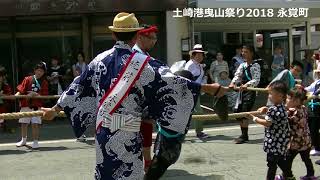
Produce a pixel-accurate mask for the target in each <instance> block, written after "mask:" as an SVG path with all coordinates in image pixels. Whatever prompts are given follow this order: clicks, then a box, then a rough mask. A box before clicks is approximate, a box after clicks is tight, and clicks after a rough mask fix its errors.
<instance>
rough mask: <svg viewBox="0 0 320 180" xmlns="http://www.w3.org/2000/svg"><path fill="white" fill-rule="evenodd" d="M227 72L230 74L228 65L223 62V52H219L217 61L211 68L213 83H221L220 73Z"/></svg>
mask: <svg viewBox="0 0 320 180" xmlns="http://www.w3.org/2000/svg"><path fill="white" fill-rule="evenodd" d="M222 71H226V72H229V67H228V63H227V62H226V61H224V60H223V54H222V52H218V53H217V55H216V60H215V61H213V62H212V63H211V66H210V73H209V75H210V78H211V80H212V82H216V83H217V82H219V80H220V76H219V74H220V72H222Z"/></svg>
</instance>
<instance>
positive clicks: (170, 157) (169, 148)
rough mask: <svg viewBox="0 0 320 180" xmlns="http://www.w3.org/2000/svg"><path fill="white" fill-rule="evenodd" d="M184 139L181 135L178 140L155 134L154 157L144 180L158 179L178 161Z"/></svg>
mask: <svg viewBox="0 0 320 180" xmlns="http://www.w3.org/2000/svg"><path fill="white" fill-rule="evenodd" d="M184 137H185V136H184V135H183V136H180V137H178V138H166V137H164V136H163V135H161V134H160V133H158V134H157V138H156V142H155V145H154V151H155V155H154V156H153V159H152V162H151V165H150V167H149V169H148V172H147V173H146V174H145V176H144V180H157V179H160V177H161V176H163V174H164V173H165V172H166V170H167V169H168V167H169V166H171V165H172V164H174V163H175V162H176V161H177V160H178V158H179V156H180V153H181V146H182V142H183V140H184Z"/></svg>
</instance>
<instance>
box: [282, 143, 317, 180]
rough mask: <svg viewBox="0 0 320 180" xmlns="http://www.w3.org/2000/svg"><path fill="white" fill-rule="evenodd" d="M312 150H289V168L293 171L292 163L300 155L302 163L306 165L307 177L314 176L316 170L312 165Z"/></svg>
mask: <svg viewBox="0 0 320 180" xmlns="http://www.w3.org/2000/svg"><path fill="white" fill-rule="evenodd" d="M309 153H310V149H308V150H305V151H295V150H289V155H288V165H289V168H290V169H292V163H293V160H294V158H295V157H296V156H297V155H298V154H300V156H301V159H302V161H303V162H304V164H305V165H306V168H307V176H314V169H313V165H312V161H311V159H310V154H309Z"/></svg>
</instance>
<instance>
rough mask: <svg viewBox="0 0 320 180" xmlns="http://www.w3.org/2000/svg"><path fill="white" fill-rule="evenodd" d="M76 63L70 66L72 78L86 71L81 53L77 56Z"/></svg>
mask: <svg viewBox="0 0 320 180" xmlns="http://www.w3.org/2000/svg"><path fill="white" fill-rule="evenodd" d="M77 60H78V61H77V63H76V64H74V65H73V66H72V73H73V76H74V77H77V76H80V74H81V73H82V72H84V71H85V70H86V67H87V63H86V61H85V56H84V53H83V52H79V53H78V54H77Z"/></svg>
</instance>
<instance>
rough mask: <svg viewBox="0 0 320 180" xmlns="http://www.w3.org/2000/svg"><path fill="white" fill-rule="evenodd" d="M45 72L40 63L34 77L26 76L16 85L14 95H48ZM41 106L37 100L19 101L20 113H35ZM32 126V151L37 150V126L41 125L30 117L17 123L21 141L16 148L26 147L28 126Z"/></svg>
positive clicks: (43, 66)
mask: <svg viewBox="0 0 320 180" xmlns="http://www.w3.org/2000/svg"><path fill="white" fill-rule="evenodd" d="M46 71H47V67H46V64H45V63H44V62H40V63H39V64H37V65H36V66H35V68H34V75H33V76H27V77H25V78H24V80H23V81H22V83H21V84H19V85H18V87H17V90H18V92H17V93H16V95H26V94H27V95H29V96H38V95H48V82H47V81H46V80H45V73H46ZM42 105H43V102H42V100H39V99H32V98H30V99H21V101H20V107H21V110H20V112H30V111H37V110H38V109H39V108H41V107H42ZM30 122H31V124H32V138H33V144H32V149H37V148H39V144H38V140H39V125H40V124H41V117H32V118H21V119H19V123H21V136H22V139H21V141H20V142H18V143H17V144H16V146H17V147H21V146H24V145H26V143H27V132H28V125H29V124H30Z"/></svg>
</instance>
